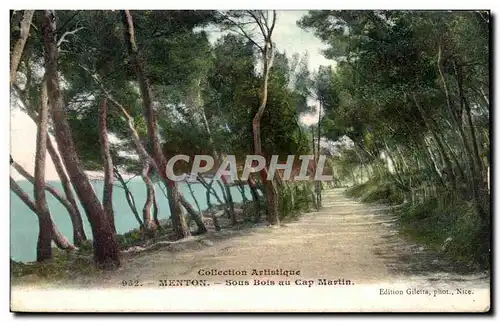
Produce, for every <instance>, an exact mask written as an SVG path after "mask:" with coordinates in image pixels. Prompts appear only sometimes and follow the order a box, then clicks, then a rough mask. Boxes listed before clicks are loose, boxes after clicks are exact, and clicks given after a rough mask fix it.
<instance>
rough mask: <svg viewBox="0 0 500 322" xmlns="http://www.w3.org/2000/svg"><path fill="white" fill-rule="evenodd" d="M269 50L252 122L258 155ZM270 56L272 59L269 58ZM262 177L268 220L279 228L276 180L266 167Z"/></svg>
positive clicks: (266, 54)
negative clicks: (258, 104) (259, 95)
mask: <svg viewBox="0 0 500 322" xmlns="http://www.w3.org/2000/svg"><path fill="white" fill-rule="evenodd" d="M268 48H270V45H268V44H267V41H266V45H265V48H264V52H263V56H264V83H263V88H262V100H261V103H260V106H259V110H258V111H257V113H256V114H255V117H254V119H253V122H252V129H253V137H254V148H255V154H256V155H262V143H261V139H260V121H261V119H262V115H263V114H264V110H265V108H266V105H267V91H268V82H269V72H270V69H271V65H272V60H273V59H272V57H273V56H272V55H273V53H272V51H271V52H270V53H269V52H268ZM269 56H270V58H268V57H269ZM260 175H261V178H262V181H263V183H264V187H265V190H266V199H267V213H266V219H267V221H268V222H269V223H270V224H271V225H276V226H279V224H280V220H279V214H278V202H279V201H278V190H277V188H276V183H275V181H274V180H267V175H268V174H267V167H264V168H263V169H262V170H261V171H260Z"/></svg>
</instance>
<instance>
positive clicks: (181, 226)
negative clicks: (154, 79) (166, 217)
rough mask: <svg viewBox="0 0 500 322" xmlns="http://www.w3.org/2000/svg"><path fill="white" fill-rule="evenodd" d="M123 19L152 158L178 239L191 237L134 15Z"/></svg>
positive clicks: (124, 15)
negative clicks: (168, 168)
mask: <svg viewBox="0 0 500 322" xmlns="http://www.w3.org/2000/svg"><path fill="white" fill-rule="evenodd" d="M122 17H123V25H124V31H125V33H124V35H125V42H126V43H127V47H128V52H129V55H130V61H131V63H132V65H133V67H134V69H135V72H136V75H137V78H138V81H139V85H140V86H139V87H140V91H141V95H142V100H143V104H144V116H145V119H146V121H147V130H148V137H149V141H150V143H151V147H152V157H153V160H154V162H155V163H156V167H157V168H158V170H159V175H160V176H161V177H162V179H163V180H164V182H165V183H166V186H167V187H166V188H167V195H168V198H169V205H170V215H171V217H172V224H173V228H174V231H175V233H176V235H177V238H178V239H182V238H185V237H188V236H190V232H189V229H188V227H187V224H186V221H185V219H184V216H183V215H182V210H181V207H180V201H181V198H182V197H181V195H180V193H179V190H178V187H177V185H176V183H175V182H173V181H171V180H170V179H169V178H168V177H167V173H166V166H167V160H166V158H165V156H164V155H163V151H162V149H161V146H160V141H159V139H158V129H157V122H156V115H155V111H154V107H153V93H152V90H151V86H150V84H149V81H148V79H147V77H146V71H145V68H144V62H143V60H142V57H141V56H140V54H139V50H138V47H137V44H136V42H135V32H134V23H133V20H132V15H131V14H130V11H129V10H123V11H122Z"/></svg>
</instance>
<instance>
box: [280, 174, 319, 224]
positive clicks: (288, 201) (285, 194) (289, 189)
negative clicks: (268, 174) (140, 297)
mask: <svg viewBox="0 0 500 322" xmlns="http://www.w3.org/2000/svg"><path fill="white" fill-rule="evenodd" d="M279 202H280V204H279V213H280V220H281V219H285V218H295V217H297V216H298V215H300V214H301V213H304V212H308V211H310V210H311V209H312V208H313V206H314V188H313V186H312V184H310V183H297V182H291V183H287V184H285V185H284V186H283V187H282V188H281V189H279Z"/></svg>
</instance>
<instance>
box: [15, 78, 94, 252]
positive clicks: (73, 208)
mask: <svg viewBox="0 0 500 322" xmlns="http://www.w3.org/2000/svg"><path fill="white" fill-rule="evenodd" d="M14 88H15V89H16V91H17V92H18V95H19V98H20V100H21V101H22V103H23V105H24V106H25V108H26V111H27V114H28V116H29V117H30V118H31V119H32V120H33V122H35V124H37V123H38V121H37V119H38V115H37V113H36V112H35V111H36V110H37V109H35V108H34V107H33V106H32V105H31V104H30V103H29V102H28V100H27V99H26V97H25V96H24V95H23V91H22V90H21V89H20V88H19V87H18V86H17V85H15V84H14ZM47 150H48V151H49V155H50V158H51V159H52V162H53V163H54V167H55V169H56V172H57V175H58V176H59V179H60V181H61V185H62V186H63V189H64V193H65V195H66V198H64V197H63V196H62V195H60V194H54V191H55V190H52V189H53V188H52V187H49V186H47V191H49V192H50V193H52V194H53V195H54V197H56V198H57V200H59V201H60V202H61V203H62V204H63V205H64V207H65V208H66V209H67V210H68V213H69V216H70V219H71V224H72V226H73V241H74V243H75V245H76V246H79V245H81V244H82V243H83V242H84V241H85V240H87V236H86V235H85V230H84V228H83V221H82V215H81V213H80V209H79V208H78V204H77V202H76V199H75V196H74V193H73V190H72V189H71V181H70V180H69V177H68V175H67V174H66V170H64V165H63V163H62V161H61V158H60V157H59V154H58V153H57V151H56V149H55V147H54V144H53V143H52V139H51V138H50V135H47ZM13 165H14V164H13ZM16 170H17V169H16ZM18 171H19V170H18ZM26 173H27V172H26ZM28 175H29V174H28ZM23 176H24V175H23ZM25 177H26V176H25ZM28 180H29V179H28ZM32 183H34V179H33V182H32Z"/></svg>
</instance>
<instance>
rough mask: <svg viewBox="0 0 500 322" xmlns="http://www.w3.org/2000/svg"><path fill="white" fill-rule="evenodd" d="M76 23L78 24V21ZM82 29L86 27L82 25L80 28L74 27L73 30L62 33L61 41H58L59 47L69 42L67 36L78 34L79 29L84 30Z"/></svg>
mask: <svg viewBox="0 0 500 322" xmlns="http://www.w3.org/2000/svg"><path fill="white" fill-rule="evenodd" d="M76 25H77V26H78V23H77V24H76ZM82 29H85V27H80V28H78V27H77V28H76V29H74V30H72V31H66V32H64V33H63V34H62V36H61V38H59V41H58V42H57V48H59V47H61V45H62V44H63V43H64V42H69V41H68V40H66V37H67V36H70V35H72V36H75V34H76V33H77V32H78V31H80V30H82Z"/></svg>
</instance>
